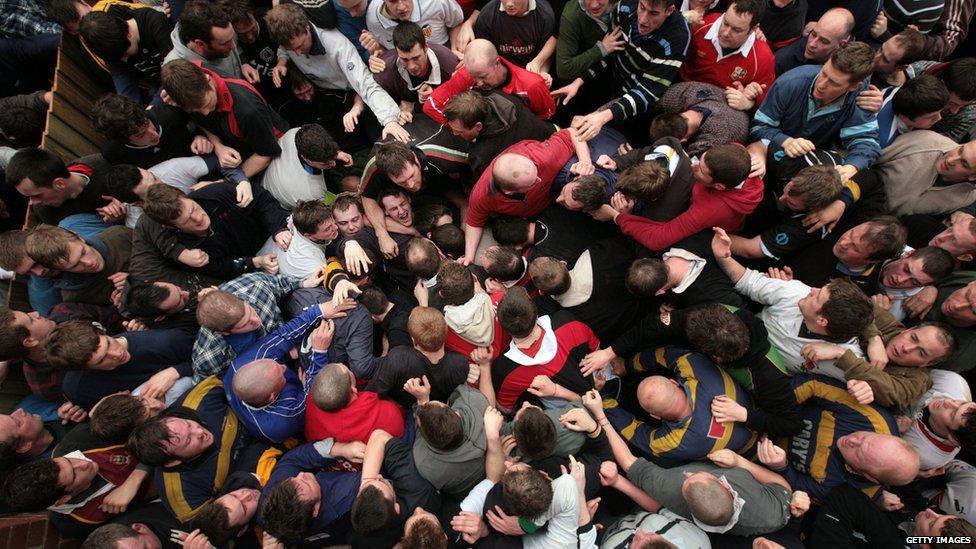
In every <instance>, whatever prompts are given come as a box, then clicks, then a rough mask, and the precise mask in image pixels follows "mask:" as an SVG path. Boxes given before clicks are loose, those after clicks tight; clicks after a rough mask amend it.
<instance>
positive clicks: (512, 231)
mask: <svg viewBox="0 0 976 549" xmlns="http://www.w3.org/2000/svg"><path fill="white" fill-rule="evenodd" d="M617 185H618V188H619V185H620V184H619V183H618V184H617ZM488 226H489V227H490V228H491V235H492V236H493V237H495V241H496V242H498V243H499V244H501V245H502V246H522V245H523V244H525V243H526V241H527V240H528V239H529V220H528V219H525V218H524V217H512V216H509V215H500V216H498V217H496V218H494V219H492V220H491V221H489V222H488Z"/></svg>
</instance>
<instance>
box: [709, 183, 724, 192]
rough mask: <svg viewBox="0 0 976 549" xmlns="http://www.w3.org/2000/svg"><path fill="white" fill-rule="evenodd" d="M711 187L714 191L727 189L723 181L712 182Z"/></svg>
mask: <svg viewBox="0 0 976 549" xmlns="http://www.w3.org/2000/svg"><path fill="white" fill-rule="evenodd" d="M712 188H714V189H715V190H716V191H724V190H727V189H728V187H726V186H725V183H712Z"/></svg>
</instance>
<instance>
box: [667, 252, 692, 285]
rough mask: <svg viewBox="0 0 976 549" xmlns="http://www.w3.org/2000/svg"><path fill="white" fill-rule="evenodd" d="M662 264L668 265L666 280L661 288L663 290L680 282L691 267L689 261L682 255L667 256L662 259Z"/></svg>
mask: <svg viewBox="0 0 976 549" xmlns="http://www.w3.org/2000/svg"><path fill="white" fill-rule="evenodd" d="M664 264H665V265H666V266H667V267H668V281H667V283H666V284H665V287H664V288H663V289H665V290H670V289H671V288H674V287H675V286H677V285H678V284H680V283H681V281H682V280H683V279H684V277H685V276H686V275H687V274H688V270H689V269H690V268H691V261H688V260H687V259H684V258H682V257H669V258H667V259H665V260H664Z"/></svg>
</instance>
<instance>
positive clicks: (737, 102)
mask: <svg viewBox="0 0 976 549" xmlns="http://www.w3.org/2000/svg"><path fill="white" fill-rule="evenodd" d="M746 93H747V92H746V90H745V88H743V87H742V82H735V85H734V86H729V87H727V88H725V102H726V103H728V104H729V106H730V107H732V108H733V109H735V110H737V111H748V110H749V109H751V108H753V107H754V106H756V101H755V99H754V98H750V97H749V96H748V95H746Z"/></svg>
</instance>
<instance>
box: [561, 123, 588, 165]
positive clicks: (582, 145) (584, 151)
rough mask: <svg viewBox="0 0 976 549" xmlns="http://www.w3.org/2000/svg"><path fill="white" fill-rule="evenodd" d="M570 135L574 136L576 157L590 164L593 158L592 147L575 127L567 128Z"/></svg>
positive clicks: (581, 161) (583, 162)
mask: <svg viewBox="0 0 976 549" xmlns="http://www.w3.org/2000/svg"><path fill="white" fill-rule="evenodd" d="M567 130H568V131H569V135H570V136H571V137H572V138H573V149H574V150H575V151H576V158H577V160H578V161H579V162H580V163H582V164H590V163H592V162H593V159H592V158H590V147H589V146H588V145H587V144H586V141H583V140H582V139H580V136H579V132H577V131H576V130H575V129H574V128H567Z"/></svg>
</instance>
